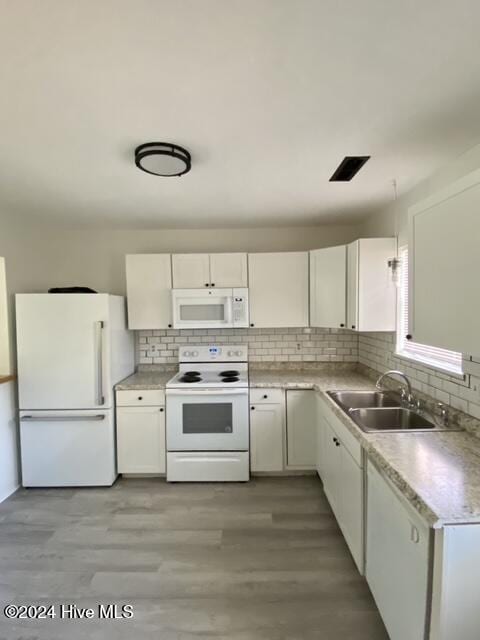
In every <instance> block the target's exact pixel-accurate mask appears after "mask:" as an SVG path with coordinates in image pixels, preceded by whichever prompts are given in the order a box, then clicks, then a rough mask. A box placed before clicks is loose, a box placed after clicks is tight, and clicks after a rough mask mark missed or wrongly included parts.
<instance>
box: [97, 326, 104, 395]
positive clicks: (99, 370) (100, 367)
mask: <svg viewBox="0 0 480 640" xmlns="http://www.w3.org/2000/svg"><path fill="white" fill-rule="evenodd" d="M104 328H105V322H104V321H103V320H99V321H98V322H97V404H98V405H100V406H101V405H104V404H105V396H104V395H103V329H104Z"/></svg>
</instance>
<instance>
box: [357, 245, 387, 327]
mask: <svg viewBox="0 0 480 640" xmlns="http://www.w3.org/2000/svg"><path fill="white" fill-rule="evenodd" d="M396 253H397V242H396V239H395V238H362V239H361V240H356V241H355V242H352V243H351V244H349V245H348V248H347V329H354V330H355V331H395V326H396V287H395V285H394V284H393V282H392V279H391V276H390V269H389V267H388V261H389V259H391V258H393V257H394V256H395V255H396Z"/></svg>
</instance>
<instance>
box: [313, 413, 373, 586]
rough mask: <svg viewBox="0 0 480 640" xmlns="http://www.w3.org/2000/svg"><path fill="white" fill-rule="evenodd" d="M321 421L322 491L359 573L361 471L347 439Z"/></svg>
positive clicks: (361, 557) (361, 545) (362, 492)
mask: <svg viewBox="0 0 480 640" xmlns="http://www.w3.org/2000/svg"><path fill="white" fill-rule="evenodd" d="M339 431H340V429H338V428H337V430H336V429H335V428H334V427H333V426H332V425H330V424H329V423H328V421H327V420H326V419H325V418H324V424H323V425H322V427H321V430H320V437H321V442H320V444H319V447H320V449H321V451H322V454H321V455H322V458H323V465H322V469H323V475H322V479H323V488H324V491H325V495H326V496H327V498H328V501H329V503H330V506H331V507H332V511H333V512H334V514H335V517H336V519H337V522H338V524H339V526H340V529H341V530H342V533H343V536H344V538H345V541H346V543H347V545H348V548H349V549H350V553H351V554H352V557H353V559H354V560H355V564H356V565H357V567H358V570H359V571H360V573H362V574H363V570H364V551H363V528H364V527H363V524H364V517H363V516H364V514H363V505H364V499H363V496H364V491H363V468H362V465H361V460H362V458H361V454H360V459H358V458H354V457H353V456H352V454H351V453H350V451H349V450H348V448H347V442H348V440H347V438H343V437H342V436H343V433H341V432H339Z"/></svg>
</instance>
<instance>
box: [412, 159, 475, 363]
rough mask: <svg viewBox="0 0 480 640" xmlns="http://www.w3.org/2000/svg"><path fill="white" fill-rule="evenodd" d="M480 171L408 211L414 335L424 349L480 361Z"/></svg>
mask: <svg viewBox="0 0 480 640" xmlns="http://www.w3.org/2000/svg"><path fill="white" fill-rule="evenodd" d="M479 208H480V171H476V172H473V173H471V174H469V175H467V176H465V177H464V178H462V179H461V180H458V181H456V182H455V183H453V184H452V185H450V186H449V187H448V188H446V189H444V190H443V191H442V192H440V193H438V194H435V195H434V196H432V197H431V198H429V199H428V200H425V201H424V202H422V203H419V204H418V205H416V206H415V207H412V208H411V209H410V239H409V246H410V248H409V260H408V262H409V287H410V296H409V297H410V322H409V325H410V329H411V333H412V334H413V339H414V340H415V341H416V342H420V343H422V344H428V345H432V346H435V347H443V348H445V349H451V350H452V351H458V352H461V353H464V354H469V355H474V356H480V332H479V330H478V325H479V318H480V296H479V295H478V294H479V285H478V273H479V259H478V255H479V254H478V239H479V238H480V216H479V214H478V212H479Z"/></svg>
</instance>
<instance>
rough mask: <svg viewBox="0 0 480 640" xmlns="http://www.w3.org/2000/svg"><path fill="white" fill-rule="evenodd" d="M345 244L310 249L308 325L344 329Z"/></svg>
mask: <svg viewBox="0 0 480 640" xmlns="http://www.w3.org/2000/svg"><path fill="white" fill-rule="evenodd" d="M346 282H347V247H346V246H345V245H341V246H338V247H328V248H327V249H317V250H315V251H310V326H311V327H331V328H337V329H338V328H343V327H345V325H346V322H347V320H346V316H347V295H346Z"/></svg>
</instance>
